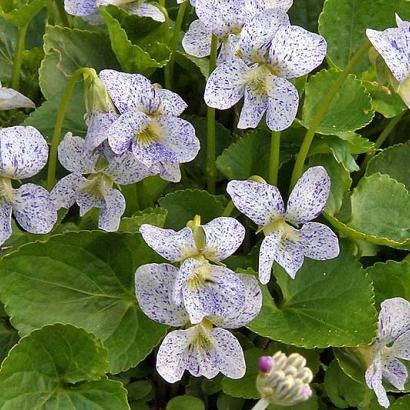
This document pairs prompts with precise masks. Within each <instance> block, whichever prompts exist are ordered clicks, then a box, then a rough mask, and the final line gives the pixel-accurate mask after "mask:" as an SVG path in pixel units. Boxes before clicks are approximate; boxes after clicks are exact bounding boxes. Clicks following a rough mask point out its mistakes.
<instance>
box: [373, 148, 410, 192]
mask: <svg viewBox="0 0 410 410" xmlns="http://www.w3.org/2000/svg"><path fill="white" fill-rule="evenodd" d="M409 158H410V141H408V142H406V143H405V144H397V145H393V146H391V147H388V148H386V149H384V150H383V151H382V152H380V154H378V155H376V156H375V157H373V158H372V159H371V160H370V162H369V164H368V166H367V169H366V175H372V174H375V173H376V172H380V173H381V174H387V175H389V176H390V177H391V178H393V179H395V180H396V181H399V182H401V183H402V184H404V185H405V186H406V188H407V190H410V167H408V166H406V165H405V164H407V162H408V160H409Z"/></svg>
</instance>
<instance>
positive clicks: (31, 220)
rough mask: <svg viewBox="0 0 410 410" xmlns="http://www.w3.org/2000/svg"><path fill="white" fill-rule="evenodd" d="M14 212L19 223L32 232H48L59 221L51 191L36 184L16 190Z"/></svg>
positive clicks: (26, 185)
mask: <svg viewBox="0 0 410 410" xmlns="http://www.w3.org/2000/svg"><path fill="white" fill-rule="evenodd" d="M13 214H14V216H15V218H16V220H17V222H18V223H19V225H20V226H21V227H22V228H23V229H24V230H26V231H28V232H31V233H48V232H50V231H51V230H52V229H53V226H54V224H55V223H56V222H57V210H56V209H55V206H54V203H53V202H52V200H51V197H50V194H49V192H48V191H47V190H45V189H44V188H43V187H41V186H38V185H34V184H25V185H22V186H21V187H20V188H18V189H16V190H15V203H14V204H13Z"/></svg>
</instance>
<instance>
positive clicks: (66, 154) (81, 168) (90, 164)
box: [58, 132, 98, 174]
mask: <svg viewBox="0 0 410 410" xmlns="http://www.w3.org/2000/svg"><path fill="white" fill-rule="evenodd" d="M84 146H85V141H84V140H83V139H82V138H80V137H74V136H73V134H71V132H69V133H67V134H66V135H65V136H64V138H63V140H62V141H61V142H60V144H59V146H58V160H59V161H60V163H61V165H62V166H63V167H64V168H65V169H66V170H68V171H70V172H74V173H76V174H90V173H91V172H93V171H94V166H95V163H96V162H97V159H98V154H97V153H93V152H89V151H86V150H84Z"/></svg>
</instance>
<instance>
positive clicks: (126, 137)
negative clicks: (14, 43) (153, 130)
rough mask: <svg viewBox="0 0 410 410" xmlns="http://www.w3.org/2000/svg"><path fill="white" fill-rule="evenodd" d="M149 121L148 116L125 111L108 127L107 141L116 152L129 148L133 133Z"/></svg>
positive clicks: (140, 129) (139, 130) (144, 126)
mask: <svg viewBox="0 0 410 410" xmlns="http://www.w3.org/2000/svg"><path fill="white" fill-rule="evenodd" d="M149 123H150V119H149V117H148V116H147V115H146V114H144V113H142V112H138V111H127V112H126V113H125V114H122V115H121V116H120V117H119V118H118V119H117V120H115V121H114V122H113V123H112V125H111V126H110V127H109V128H108V130H107V134H108V143H109V144H110V147H111V149H112V150H113V151H114V152H115V153H116V154H123V153H124V152H125V151H127V150H129V148H130V146H131V142H132V141H133V139H134V137H135V135H137V134H139V133H140V132H141V131H142V130H143V129H144V128H146V127H147V126H148V124H149Z"/></svg>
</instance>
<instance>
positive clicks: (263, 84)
mask: <svg viewBox="0 0 410 410" xmlns="http://www.w3.org/2000/svg"><path fill="white" fill-rule="evenodd" d="M255 59H256V57H255ZM259 59H260V58H259ZM272 75H274V76H278V75H279V70H278V69H276V68H275V67H273V66H271V65H269V64H259V65H258V66H257V67H256V68H254V69H253V70H251V71H249V72H248V73H247V74H246V75H245V78H244V83H245V84H246V85H247V86H248V87H249V88H251V89H252V90H253V92H254V93H255V94H258V95H266V94H267V89H268V80H269V78H270V77H271V76H272Z"/></svg>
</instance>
